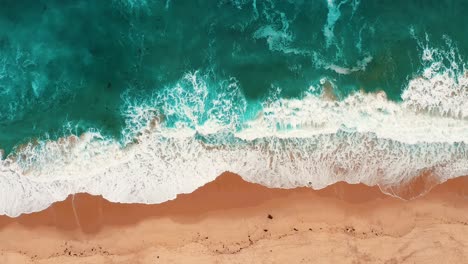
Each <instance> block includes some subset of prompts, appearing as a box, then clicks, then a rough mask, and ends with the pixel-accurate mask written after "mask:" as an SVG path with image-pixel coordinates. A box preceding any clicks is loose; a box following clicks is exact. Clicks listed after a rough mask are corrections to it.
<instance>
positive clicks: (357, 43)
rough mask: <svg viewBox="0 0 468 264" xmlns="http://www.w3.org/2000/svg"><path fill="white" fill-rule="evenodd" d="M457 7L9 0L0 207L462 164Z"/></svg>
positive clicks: (167, 195) (0, 47) (317, 1)
mask: <svg viewBox="0 0 468 264" xmlns="http://www.w3.org/2000/svg"><path fill="white" fill-rule="evenodd" d="M467 13H468V2H467V1H462V0H445V1H442V0H438V1H432V0H424V1H423V0H415V1H403V0H393V1H386V0H383V1H364V0H362V1H361V0H341V1H339V0H336V1H334V0H310V1H307V0H297V1H292V0H289V1H287V0H283V1H273V0H265V1H261V0H219V1H215V0H211V1H208V0H194V1H175V0H172V1H171V0H164V1H161V0H109V1H90V0H74V1H69V0H50V1H38V0H34V1H32V0H20V1H18V0H3V1H2V4H1V6H0V29H1V30H0V148H1V149H2V151H1V153H2V157H1V161H0V214H2V215H9V216H17V215H19V214H22V213H30V212H35V211H40V210H43V209H45V208H47V207H48V206H49V205H50V204H52V203H53V202H56V201H61V200H64V199H65V198H66V197H67V196H68V195H70V194H75V193H80V192H87V193H90V194H94V195H102V196H103V197H104V198H106V199H108V200H110V201H114V202H124V203H161V202H164V201H167V200H170V199H174V198H175V197H176V195H177V194H180V193H188V192H192V191H193V190H195V189H196V188H198V187H200V186H202V185H204V184H206V183H208V182H210V181H213V180H214V179H215V178H216V177H217V176H218V175H220V174H221V173H222V172H224V171H230V172H234V173H237V174H239V175H240V176H241V177H243V178H244V179H245V180H247V181H250V182H255V183H260V184H263V185H265V186H268V187H280V188H294V187H299V186H308V187H311V188H314V189H320V188H324V187H326V186H328V185H330V184H333V183H335V182H338V181H346V182H348V183H364V184H367V185H371V186H374V185H378V186H379V187H380V188H381V190H382V191H383V192H385V193H387V194H389V195H395V196H400V195H399V191H398V187H399V186H403V185H405V184H409V183H411V182H412V181H414V180H415V179H418V177H421V175H427V174H430V175H431V177H432V180H433V181H434V179H435V181H436V182H438V183H441V182H444V181H446V180H448V179H451V178H456V177H459V176H465V175H468V146H467V142H468V72H467V71H466V62H467V61H468V60H467V59H468V57H467V56H468V27H466V26H465V24H466V23H467V21H468V20H467V19H466V14H467Z"/></svg>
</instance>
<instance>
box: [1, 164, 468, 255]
mask: <svg viewBox="0 0 468 264" xmlns="http://www.w3.org/2000/svg"><path fill="white" fill-rule="evenodd" d="M467 209H468V177H466V176H465V177H460V178H457V179H454V180H450V181H448V182H445V183H443V184H440V185H438V186H436V187H435V188H433V189H432V190H431V191H430V192H429V193H428V194H427V195H425V196H423V197H420V198H417V199H414V200H411V201H404V200H401V199H398V198H393V197H390V196H387V195H384V194H382V193H381V191H380V190H379V188H378V187H368V186H364V185H350V184H346V183H337V184H334V185H332V186H329V187H327V188H325V189H322V190H318V191H314V190H311V189H308V188H296V189H290V190H285V189H269V188H266V187H264V186H261V185H257V184H253V183H248V182H245V181H244V180H242V179H241V178H240V177H239V176H237V175H234V174H231V173H224V174H223V175H221V176H220V177H218V178H217V179H216V180H215V181H214V182H211V183H209V184H207V185H205V186H203V187H201V188H199V189H198V190H196V191H195V192H193V193H191V194H183V195H179V196H178V197H177V199H175V200H173V201H168V202H166V203H163V204H158V205H142V204H117V203H111V202H108V201H106V200H105V199H103V198H102V197H98V196H91V195H88V194H77V195H75V196H73V197H69V198H68V199H67V200H65V201H62V202H58V203H55V204H54V205H52V206H51V207H49V208H48V209H46V210H44V211H42V212H38V213H33V214H29V215H22V216H20V217H18V218H8V217H5V216H1V217H0V263H2V264H3V263H15V264H16V263H389V264H390V263H391V264H393V263H466V260H467V259H468V214H467V213H466V212H467Z"/></svg>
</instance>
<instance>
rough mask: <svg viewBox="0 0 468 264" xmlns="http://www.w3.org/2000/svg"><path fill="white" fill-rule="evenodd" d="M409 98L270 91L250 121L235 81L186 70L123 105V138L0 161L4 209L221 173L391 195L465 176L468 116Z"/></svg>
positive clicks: (76, 140)
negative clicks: (421, 181)
mask: <svg viewBox="0 0 468 264" xmlns="http://www.w3.org/2000/svg"><path fill="white" fill-rule="evenodd" d="M213 85H214V86H213ZM409 89H413V88H409ZM462 92H463V90H462ZM464 96H466V94H465V95H464ZM231 98H235V99H231ZM410 100H413V99H412V98H407V99H405V100H404V101H403V103H395V102H390V101H388V100H387V99H386V97H385V95H384V94H383V93H377V94H365V93H356V94H354V95H351V96H349V97H348V98H346V99H344V100H343V101H334V100H330V98H325V97H320V96H315V95H312V93H310V94H306V95H305V96H304V97H303V98H302V99H282V98H279V97H278V96H272V97H271V98H269V99H268V100H266V101H265V102H263V103H262V104H260V106H261V107H260V112H259V113H256V114H257V115H256V118H255V119H254V120H250V121H247V122H243V121H242V120H243V119H245V115H249V113H246V100H245V98H243V97H242V95H241V93H240V90H239V89H238V87H237V85H236V81H235V80H234V79H229V80H226V81H221V82H218V83H213V82H211V81H210V80H209V78H208V77H207V76H202V75H200V74H199V73H194V74H188V75H186V76H184V78H182V80H181V81H180V82H178V83H177V84H176V85H175V86H174V87H170V88H169V89H165V90H163V91H162V92H159V93H157V94H155V96H153V97H152V98H149V99H145V100H142V101H132V100H128V101H127V102H126V104H125V105H126V107H124V109H123V114H124V115H125V117H126V118H127V126H128V127H127V128H126V129H125V130H124V131H123V134H124V137H123V140H122V141H121V142H118V141H116V140H114V139H109V138H105V137H103V136H102V135H101V133H99V131H90V132H89V133H85V134H83V135H81V136H69V137H66V138H62V139H60V140H57V141H52V140H42V141H37V142H31V143H29V144H27V145H25V146H22V147H20V148H18V149H17V150H16V152H15V153H14V154H11V155H9V156H8V157H6V158H5V159H3V160H1V162H0V175H1V177H0V201H1V203H0V214H6V215H9V216H17V215H19V214H21V213H28V212H34V211H39V210H42V209H44V208H46V207H47V206H49V205H50V204H51V203H53V202H55V201H59V200H63V199H65V198H66V197H67V196H68V195H69V194H74V193H79V192H87V193H90V194H94V195H103V196H104V197H105V198H106V199H108V200H110V201H114V202H126V203H135V202H138V203H160V202H164V201H167V200H170V199H173V198H175V197H176V195H177V194H180V193H189V192H192V191H194V190H195V189H196V188H198V187H200V186H202V185H204V184H205V183H207V182H210V181H212V180H214V179H215V177H217V176H218V175H220V174H221V173H222V172H224V171H231V172H234V173H237V174H239V175H241V176H242V177H243V178H244V179H245V180H247V181H251V182H256V183H260V184H263V185H266V186H269V187H281V188H293V187H298V186H308V187H311V188H314V189H319V188H324V187H326V186H327V185H330V184H333V183H335V182H337V181H346V182H348V183H365V184H368V185H379V186H380V187H381V188H382V189H383V190H393V189H394V187H398V186H401V185H404V184H407V183H409V182H411V181H412V180H414V179H416V178H417V177H419V175H421V173H423V172H427V171H431V174H432V175H433V176H434V177H435V178H436V179H437V181H439V182H442V181H445V180H447V179H450V178H454V177H457V176H461V175H468V146H467V144H466V142H467V141H468V120H466V119H463V118H458V117H455V116H448V115H436V116H435V115H431V114H430V112H425V111H414V109H413V107H412V106H411V104H409V102H410ZM250 115H252V113H250ZM395 194H396V195H398V193H395Z"/></svg>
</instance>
